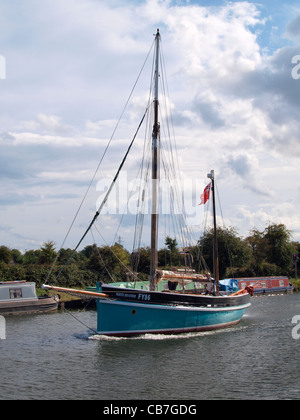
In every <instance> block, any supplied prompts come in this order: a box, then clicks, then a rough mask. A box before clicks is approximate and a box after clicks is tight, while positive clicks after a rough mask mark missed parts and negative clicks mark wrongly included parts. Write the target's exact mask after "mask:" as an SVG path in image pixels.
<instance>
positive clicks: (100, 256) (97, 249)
mask: <svg viewBox="0 0 300 420" xmlns="http://www.w3.org/2000/svg"><path fill="white" fill-rule="evenodd" d="M94 227H95V226H94ZM96 230H97V232H99V231H98V229H97V227H96ZM90 233H91V235H92V238H93V241H94V243H96V241H95V237H94V234H93V231H92V229H91V230H90ZM100 236H101V235H100ZM96 251H97V254H98V257H99V258H100V260H101V262H102V264H103V265H104V268H105V270H106V272H107V274H108V276H109V277H110V279H111V280H112V281H113V282H114V281H115V279H114V278H113V276H112V274H111V273H110V271H109V269H108V268H107V266H106V264H105V262H104V260H103V258H102V255H101V253H100V251H99V248H98V247H96Z"/></svg>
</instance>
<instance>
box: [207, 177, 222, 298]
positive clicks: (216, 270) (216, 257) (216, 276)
mask: <svg viewBox="0 0 300 420" xmlns="http://www.w3.org/2000/svg"><path fill="white" fill-rule="evenodd" d="M207 177H208V178H210V179H211V192H212V202H213V220H214V249H213V255H214V279H215V281H216V292H217V296H219V294H220V286H219V280H220V277H219V255H218V235H217V220H216V200H215V172H214V170H211V171H210V173H209V174H208V175H207Z"/></svg>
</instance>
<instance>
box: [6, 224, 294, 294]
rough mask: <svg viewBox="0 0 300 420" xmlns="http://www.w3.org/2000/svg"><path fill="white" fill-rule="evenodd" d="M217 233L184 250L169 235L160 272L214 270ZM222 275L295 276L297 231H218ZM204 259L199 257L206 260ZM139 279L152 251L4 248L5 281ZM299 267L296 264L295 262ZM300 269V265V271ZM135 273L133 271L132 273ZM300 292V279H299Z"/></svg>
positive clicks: (76, 283) (70, 283) (81, 283)
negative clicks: (186, 265) (241, 234)
mask: <svg viewBox="0 0 300 420" xmlns="http://www.w3.org/2000/svg"><path fill="white" fill-rule="evenodd" d="M212 244H213V232H212V231H211V230H210V231H207V232H205V233H204V235H203V236H202V237H201V238H200V239H199V241H198V244H197V246H193V247H190V248H189V249H184V250H182V249H180V248H179V247H178V244H177V241H176V238H171V237H166V240H165V247H163V248H162V249H160V250H159V252H158V261H159V267H160V268H166V269H171V268H172V267H182V266H183V265H184V263H189V264H190V265H191V267H192V268H193V269H195V270H197V271H199V270H200V271H201V270H204V266H203V264H202V262H203V261H205V262H206V264H207V267H208V269H210V270H212V267H213V252H212V249H213V246H212ZM218 248H219V264H220V277H221V278H226V277H235V278H237V277H256V276H257V277H260V276H288V277H290V278H294V279H295V277H296V275H295V261H294V260H293V255H294V254H297V255H298V254H300V243H299V242H295V241H293V240H292V233H291V232H290V231H289V230H288V229H287V228H286V227H285V225H283V224H270V225H269V226H267V227H266V229H265V230H263V231H259V230H257V229H253V230H252V231H251V232H250V233H249V236H247V237H246V238H244V239H242V238H241V237H239V235H238V233H237V232H236V230H235V229H234V228H218ZM201 255H202V257H203V258H202V257H200V258H199V256H201ZM132 264H135V266H134V269H133V270H134V271H137V272H138V273H139V278H140V279H144V280H147V279H148V273H149V268H150V249H149V248H148V247H145V248H142V249H141V250H140V252H139V253H138V254H137V253H130V252H129V251H128V250H126V249H125V248H124V247H123V246H122V245H121V244H119V243H115V244H114V245H113V246H100V247H98V246H97V245H95V244H93V245H88V246H86V247H85V248H84V249H82V250H81V251H76V252H73V251H72V250H71V249H61V250H60V251H57V250H56V249H55V244H54V242H52V241H48V242H45V243H44V244H43V245H42V246H41V248H40V249H38V250H28V251H26V252H25V253H22V252H20V251H19V250H18V249H10V248H8V247H6V246H0V281H12V280H27V281H35V282H36V283H37V286H38V287H40V286H41V285H42V284H43V283H45V282H47V283H48V284H51V283H55V284H59V285H60V286H65V287H80V288H84V287H86V286H90V285H95V284H96V282H97V281H99V280H101V281H104V282H113V281H125V280H126V279H127V278H128V275H129V272H130V270H128V267H129V268H130V267H131V266H132ZM296 264H297V262H296ZM297 268H298V267H297ZM131 270H132V269H131ZM294 284H295V286H296V287H297V288H298V287H299V289H300V284H299V281H296V280H294Z"/></svg>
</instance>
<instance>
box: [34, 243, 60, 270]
mask: <svg viewBox="0 0 300 420" xmlns="http://www.w3.org/2000/svg"><path fill="white" fill-rule="evenodd" d="M40 251H41V252H40V255H39V261H38V262H39V263H40V264H48V265H50V264H52V263H53V261H54V260H55V258H56V252H55V244H54V242H53V241H48V242H45V243H44V245H43V246H42V247H41V249H40Z"/></svg>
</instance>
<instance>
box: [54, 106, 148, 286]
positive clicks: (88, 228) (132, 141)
mask: <svg viewBox="0 0 300 420" xmlns="http://www.w3.org/2000/svg"><path fill="white" fill-rule="evenodd" d="M148 109H149V106H148V107H147V108H146V111H145V113H144V115H143V117H142V119H141V122H140V123H139V126H138V128H137V130H136V132H135V134H134V136H133V139H132V140H131V143H130V145H129V147H128V149H127V152H126V153H125V156H124V158H123V160H122V162H121V165H120V166H119V169H118V170H117V173H116V175H115V177H114V179H113V180H112V183H111V185H110V187H109V189H108V191H107V193H106V195H105V197H104V199H103V201H102V203H101V204H100V206H99V208H98V210H97V211H96V213H95V215H94V217H93V219H92V221H91V223H90V224H89V226H88V227H87V229H86V231H85V232H84V234H83V236H82V237H81V239H80V241H79V242H78V244H77V245H76V247H75V248H74V249H73V251H72V253H71V254H70V256H69V258H68V259H67V261H66V262H65V264H64V266H63V267H62V268H61V270H60V271H59V272H58V274H57V276H56V279H58V277H59V276H60V274H61V273H62V271H63V270H64V268H65V266H66V265H67V264H68V262H69V261H70V259H71V258H72V257H73V255H74V253H75V252H76V250H77V249H78V247H79V246H80V244H81V242H82V241H83V239H84V238H85V237H86V235H87V233H88V232H89V230H90V229H91V227H92V226H93V224H94V223H95V221H96V219H97V218H98V216H99V214H100V213H101V211H102V209H103V207H104V205H105V203H106V202H107V199H108V196H109V195H110V193H111V190H112V189H113V187H114V185H115V183H116V181H117V179H118V176H119V174H120V172H121V169H122V167H123V165H124V163H125V161H126V159H127V156H128V154H129V152H130V150H131V147H132V145H133V143H134V141H135V139H136V136H137V134H138V132H139V129H140V128H141V125H142V124H143V121H144V119H145V116H146V114H147V112H148Z"/></svg>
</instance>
